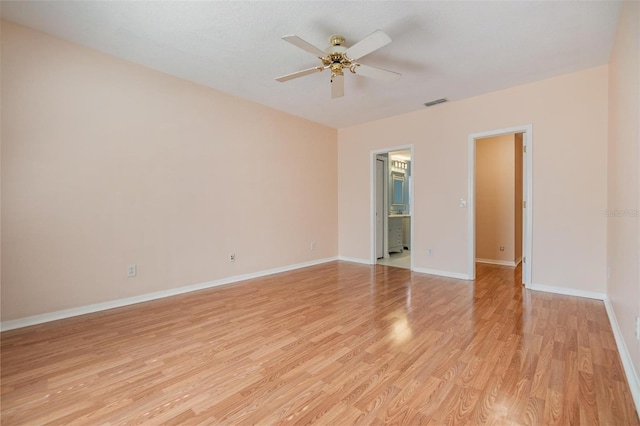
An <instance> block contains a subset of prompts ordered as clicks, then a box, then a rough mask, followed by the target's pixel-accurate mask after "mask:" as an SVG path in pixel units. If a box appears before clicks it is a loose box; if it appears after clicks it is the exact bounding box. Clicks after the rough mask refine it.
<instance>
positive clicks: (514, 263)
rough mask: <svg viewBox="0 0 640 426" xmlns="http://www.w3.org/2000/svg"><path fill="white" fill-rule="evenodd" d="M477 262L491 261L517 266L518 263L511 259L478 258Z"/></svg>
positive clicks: (493, 263)
mask: <svg viewBox="0 0 640 426" xmlns="http://www.w3.org/2000/svg"><path fill="white" fill-rule="evenodd" d="M476 262H478V263H490V264H492V265H502V266H517V265H518V263H519V262H518V263H516V262H512V261H510V260H497V259H480V258H476Z"/></svg>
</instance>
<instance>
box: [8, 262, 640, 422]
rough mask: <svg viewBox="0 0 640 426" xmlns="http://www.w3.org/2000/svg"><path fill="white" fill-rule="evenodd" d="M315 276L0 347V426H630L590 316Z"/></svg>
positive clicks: (507, 277) (81, 324)
mask: <svg viewBox="0 0 640 426" xmlns="http://www.w3.org/2000/svg"><path fill="white" fill-rule="evenodd" d="M519 273H520V270H519V268H517V269H515V270H514V269H513V268H509V267H500V266H491V265H479V266H478V274H477V276H478V279H477V280H476V281H475V283H474V282H467V281H460V280H455V279H447V278H439V277H435V276H429V275H424V274H419V273H412V272H411V271H409V270H406V269H400V268H392V267H388V266H380V265H377V266H364V265H356V264H350V263H346V262H331V263H327V264H323V265H319V266H314V267H310V268H305V269H301V270H297V271H292V272H287V273H283V274H278V275H274V276H270V277H266V278H260V279H255V280H250V281H246V282H243V283H238V284H234V285H228V286H224V287H218V288H214V289H210V290H205V291H201V292H197V293H190V294H186V295H181V296H176V297H172V298H168V299H163V300H158V301H153V302H148V303H144V304H139V305H135V306H130V307H126V308H119V309H114V310H110V311H106V312H101V313H96V314H91V315H85V316H82V317H76V318H71V319H66V320H61V321H56V322H52V323H48V324H42V325H38V326H33V327H29V328H24V329H19V330H13V331H8V332H4V333H2V335H1V340H2V342H1V343H2V347H1V356H2V360H1V366H2V373H1V374H2V375H1V379H2V383H1V403H2V415H1V421H2V425H5V426H6V425H16V424H20V425H43V424H59V425H66V424H88V425H98V424H139V423H149V424H188V425H190V424H242V425H245V424H264V425H268V424H278V423H287V422H291V423H299V424H306V423H312V422H317V423H318V424H330V425H346V424H352V423H361V424H383V423H389V424H407V425H418V424H471V425H476V424H513V425H519V424H562V425H567V424H596V423H600V424H604V425H638V424H640V423H639V422H638V417H637V415H636V413H635V411H634V407H633V403H632V401H631V397H630V391H629V388H628V385H627V383H626V381H625V376H624V374H623V371H622V368H621V364H620V360H619V355H618V352H617V350H616V346H615V342H614V338H613V335H612V332H611V327H610V324H609V321H608V319H607V315H606V313H605V309H604V306H603V303H602V302H600V301H596V300H590V299H583V298H578V297H570V296H560V295H553V294H548V293H540V292H534V291H529V290H525V289H523V288H522V286H521V285H520V284H518V283H519V281H520V280H519V278H520V276H519Z"/></svg>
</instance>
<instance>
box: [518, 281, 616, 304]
mask: <svg viewBox="0 0 640 426" xmlns="http://www.w3.org/2000/svg"><path fill="white" fill-rule="evenodd" d="M529 290H535V291H544V292H545V293H556V294H564V295H566V296H578V297H586V298H587V299H597V300H606V299H607V295H606V294H604V293H596V292H595V291H584V290H576V289H573V288H565V287H554V286H551V285H543V284H531V286H529Z"/></svg>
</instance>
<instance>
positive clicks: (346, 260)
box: [338, 256, 373, 265]
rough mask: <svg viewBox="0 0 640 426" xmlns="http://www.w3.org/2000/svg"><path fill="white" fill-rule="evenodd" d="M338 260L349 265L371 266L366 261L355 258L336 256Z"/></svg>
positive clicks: (369, 262)
mask: <svg viewBox="0 0 640 426" xmlns="http://www.w3.org/2000/svg"><path fill="white" fill-rule="evenodd" d="M338 260H341V261H343V262H351V263H362V264H363V265H373V263H371V261H369V260H368V259H360V258H357V257H347V256H338Z"/></svg>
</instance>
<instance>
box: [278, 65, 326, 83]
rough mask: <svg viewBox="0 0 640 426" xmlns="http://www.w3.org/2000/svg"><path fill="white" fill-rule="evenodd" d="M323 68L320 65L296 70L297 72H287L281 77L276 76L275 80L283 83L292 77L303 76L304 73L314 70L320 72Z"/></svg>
mask: <svg viewBox="0 0 640 426" xmlns="http://www.w3.org/2000/svg"><path fill="white" fill-rule="evenodd" d="M323 69H324V68H322V67H314V68H308V69H306V70H302V71H297V72H293V73H291V74H287V75H283V76H281V77H278V78H276V81H279V82H280V83H284V82H285V81H289V80H293V79H294V78H298V77H304V76H305V75H309V74H313V73H316V72H320V71H322V70H323Z"/></svg>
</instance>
